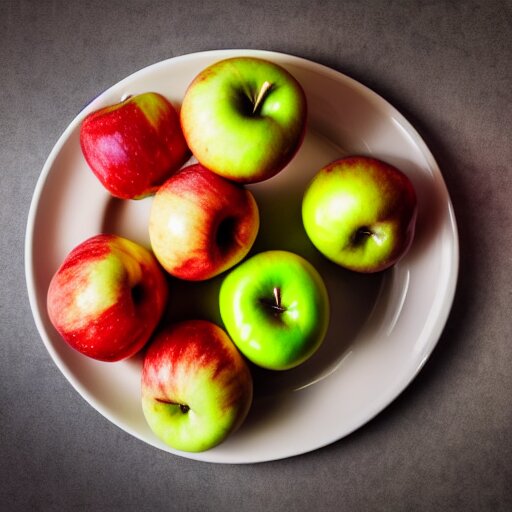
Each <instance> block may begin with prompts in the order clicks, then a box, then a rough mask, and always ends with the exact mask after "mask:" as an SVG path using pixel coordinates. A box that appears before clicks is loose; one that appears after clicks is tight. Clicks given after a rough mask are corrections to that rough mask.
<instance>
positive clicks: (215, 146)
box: [180, 56, 307, 183]
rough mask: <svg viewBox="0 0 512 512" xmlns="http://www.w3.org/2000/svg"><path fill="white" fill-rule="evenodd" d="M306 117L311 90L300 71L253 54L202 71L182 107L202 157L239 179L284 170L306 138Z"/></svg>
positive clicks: (191, 141) (192, 141)
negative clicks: (293, 72) (305, 87)
mask: <svg viewBox="0 0 512 512" xmlns="http://www.w3.org/2000/svg"><path fill="white" fill-rule="evenodd" d="M306 118H307V102H306V96H305V94H304V91H303V89H302V87H301V85H300V83H299V82H298V81H297V80H296V79H295V77H294V76H292V75H291V74H290V73H289V72H288V71H287V70H286V69H284V68H283V67H282V66H280V65H278V64H276V63H273V62H270V61H268V60H265V59H261V58H255V57H248V56H246V57H233V58H229V59H224V60H221V61H218V62H216V63H214V64H212V65H210V66H208V67H207V68H206V69H204V70H203V71H201V72H200V73H199V74H198V75H197V76H196V77H195V78H194V80H193V81H192V83H191V84H190V85H189V87H188V89H187V91H186V93H185V97H184V99H183V102H182V106H181V111H180V119H181V126H182V129H183V133H184V135H185V139H186V141H187V143H188V145H189V147H190V149H191V150H192V153H193V154H194V156H195V157H196V158H197V160H198V161H199V162H200V163H201V164H203V165H204V166H205V167H207V168H208V169H210V170H211V171H213V172H215V173H217V174H219V175H221V176H224V177H225V178H228V179H230V180H232V181H236V182H239V183H255V182H259V181H263V180H266V179H269V178H271V177H272V176H274V175H276V174H277V173H278V172H280V171H281V170H282V169H283V168H284V167H285V166H286V165H287V164H288V163H289V162H290V160H291V159H292V158H293V156H294V155H295V153H296V152H297V151H298V149H299V147H300V146H301V144H302V141H303V138H304V133H305V129H306Z"/></svg>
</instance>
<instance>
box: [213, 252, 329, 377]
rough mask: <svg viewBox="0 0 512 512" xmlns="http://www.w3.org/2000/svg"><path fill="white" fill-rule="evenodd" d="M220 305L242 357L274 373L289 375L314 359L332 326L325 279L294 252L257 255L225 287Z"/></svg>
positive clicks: (235, 270) (225, 283)
mask: <svg viewBox="0 0 512 512" xmlns="http://www.w3.org/2000/svg"><path fill="white" fill-rule="evenodd" d="M219 305H220V313H221V317H222V321H223V322H224V325H225V327H226V329H227V331H228V333H229V335H230V336H231V339H232V340H233V342H234V343H235V345H236V346H237V347H238V349H239V350H240V352H242V354H243V355H244V356H245V357H246V358H247V359H249V360H250V361H251V362H253V363H254V364H256V365H257V366H260V367H263V368H267V369H269V370H288V369H290V368H293V367H296V366H298V365H300V364H302V363H303V362H304V361H306V360H307V359H308V358H310V357H311V356H312V355H313V354H314V353H315V351H316V350H317V349H318V348H319V347H320V345H321V343H322V341H323V339H324V337H325V335H326V333H327V328H328V324H329V298H328V294H327V290H326V287H325V284H324V282H323V280H322V278H321V276H320V274H319V273H318V271H317V270H316V269H315V268H314V267H313V266H312V265H311V264H310V263H309V262H308V261H307V260H305V259H304V258H303V257H301V256H299V255H297V254H295V253H291V252H288V251H277V250H276V251H266V252H262V253H259V254H256V255H255V256H252V257H251V258H249V259H248V260H245V261H244V262H243V263H241V264H240V265H239V266H238V267H236V268H235V269H234V270H232V271H231V272H230V273H229V274H228V275H227V276H226V277H225V278H224V281H223V282H222V285H221V288H220V294H219Z"/></svg>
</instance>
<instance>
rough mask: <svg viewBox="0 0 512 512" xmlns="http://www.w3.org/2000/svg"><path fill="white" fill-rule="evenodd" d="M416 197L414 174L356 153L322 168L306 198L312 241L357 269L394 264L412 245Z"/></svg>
mask: <svg viewBox="0 0 512 512" xmlns="http://www.w3.org/2000/svg"><path fill="white" fill-rule="evenodd" d="M416 216H417V199H416V193H415V190H414V187H413V185H412V183H411V181H410V179H409V178H408V177H407V176H406V175H405V174H404V173H403V172H402V171H400V170H398V169H397V168H396V167H394V166H392V165H390V164H388V163H385V162H383V161H381V160H378V159H376V158H371V157H366V156H351V157H346V158H342V159H339V160H336V161H334V162H332V163H330V164H329V165H327V166H326V167H324V168H322V169H321V170H320V171H319V172H318V173H317V174H316V175H315V177H314V178H313V180H312V181H311V182H310V184H309V186H308V188H307V189H306V192H305V194H304V197H303V201H302V219H303V223H304V228H305V230H306V233H307V235H308V236H309V238H310V240H311V242H312V243H313V245H315V247H316V248H317V249H318V250H319V251H320V252H321V253H322V254H323V255H324V256H326V257H327V258H328V259H330V260H332V261H333V262H335V263H337V264H338V265H341V266H343V267H345V268H347V269H350V270H353V271H357V272H366V273H370V272H378V271H381V270H384V269H387V268H389V267H391V266H392V265H394V264H395V263H396V262H397V261H398V260H399V259H400V258H401V257H402V256H404V254H405V253H406V252H407V250H408V249H409V247H410V245H411V243H412V240H413V237H414V231H415V225H416Z"/></svg>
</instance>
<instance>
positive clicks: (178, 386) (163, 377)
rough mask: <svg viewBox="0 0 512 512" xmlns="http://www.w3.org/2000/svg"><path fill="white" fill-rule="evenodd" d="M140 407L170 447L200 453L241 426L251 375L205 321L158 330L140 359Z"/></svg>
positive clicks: (223, 334)
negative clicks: (141, 361) (141, 360)
mask: <svg viewBox="0 0 512 512" xmlns="http://www.w3.org/2000/svg"><path fill="white" fill-rule="evenodd" d="M141 391H142V409H143V412H144V416H145V418H146V420H147V422H148V425H149V426H150V428H151V429H152V431H153V432H154V433H155V434H156V435H157V436H158V437H159V438H160V439H161V440H163V441H164V442H165V443H166V444H167V445H169V446H170V447H172V448H174V449H176V450H180V451H186V452H201V451H205V450H208V449H210V448H213V447H214V446H217V445H218V444H220V443H221V442H223V441H224V440H225V439H226V438H227V437H228V435H230V434H231V433H233V432H234V431H235V430H236V429H238V428H239V427H240V425H241V424H242V423H243V421H244V419H245V418H246V416H247V413H248V411H249V409H250V407H251V403H252V396H253V382H252V375H251V373H250V371H249V368H248V366H247V363H246V362H245V360H244V359H243V357H242V356H241V355H240V353H239V352H238V350H237V349H236V347H235V345H234V344H233V342H232V341H231V340H230V339H229V337H228V335H227V334H226V332H225V331H224V330H223V329H222V328H220V327H219V326H217V325H216V324H214V323H212V322H209V321H206V320H187V321H183V322H180V323H176V324H171V325H167V326H166V327H164V328H162V329H161V330H160V331H159V332H158V333H157V335H156V336H155V338H154V339H153V341H152V342H151V344H150V345H149V346H148V350H147V352H146V354H145V357H144V362H143V368H142V380H141Z"/></svg>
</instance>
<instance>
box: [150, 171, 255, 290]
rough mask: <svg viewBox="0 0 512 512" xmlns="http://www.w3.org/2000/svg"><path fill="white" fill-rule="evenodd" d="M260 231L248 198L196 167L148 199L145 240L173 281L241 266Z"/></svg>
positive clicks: (251, 199)
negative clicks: (147, 235) (149, 206)
mask: <svg viewBox="0 0 512 512" xmlns="http://www.w3.org/2000/svg"><path fill="white" fill-rule="evenodd" d="M258 229H259V212H258V206H257V204H256V201H255V199H254V197H253V195H252V193H251V192H250V191H249V190H247V189H245V188H244V187H243V186H241V185H239V184H236V183H232V182H230V181H228V180H226V179H224V178H222V177H221V176H218V175H217V174H215V173H213V172H211V171H209V170H208V169H206V168H205V167H203V166H202V165H200V164H195V165H190V166H187V167H185V168H183V169H181V170H180V171H179V172H177V173H176V174H174V175H173V176H172V177H171V178H169V180H167V181H166V182H165V183H164V185H162V187H161V188H160V189H159V190H158V192H157V193H156V194H155V197H154V199H153V204H152V207H151V212H150V219H149V237H150V240H151V246H152V248H153V252H154V254H155V256H156V257H157V259H158V260H159V261H160V263H161V264H162V266H163V267H164V268H165V270H166V271H167V272H169V274H171V275H173V276H174V277H177V278H180V279H185V280H190V281H200V280H205V279H210V278H212V277H214V276H216V275H218V274H220V273H222V272H224V271H225V270H227V269H228V268H230V267H232V266H233V265H235V264H236V263H238V262H239V261H240V260H242V259H243V258H244V257H245V256H246V254H247V253H248V252H249V250H250V248H251V246H252V244H253V243H254V240H255V239H256V235H257V233H258Z"/></svg>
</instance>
